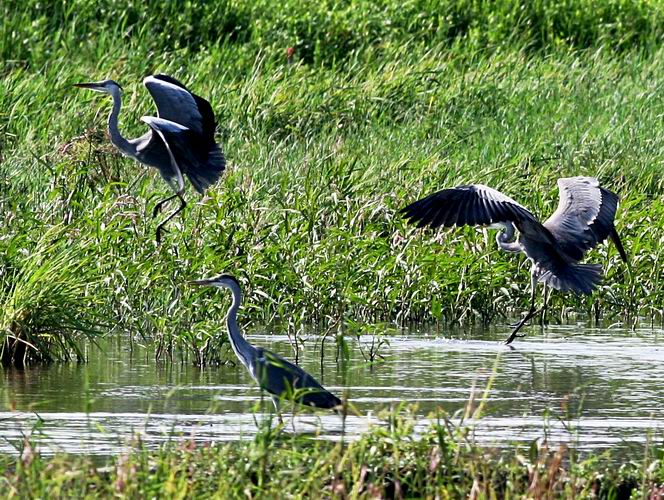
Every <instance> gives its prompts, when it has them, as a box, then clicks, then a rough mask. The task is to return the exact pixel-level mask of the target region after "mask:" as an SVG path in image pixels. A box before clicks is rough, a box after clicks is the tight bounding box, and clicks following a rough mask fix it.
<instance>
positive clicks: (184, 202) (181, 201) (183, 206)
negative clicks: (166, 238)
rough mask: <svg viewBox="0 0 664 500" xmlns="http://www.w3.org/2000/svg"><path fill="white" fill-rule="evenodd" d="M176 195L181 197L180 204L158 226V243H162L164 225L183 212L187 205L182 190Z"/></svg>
mask: <svg viewBox="0 0 664 500" xmlns="http://www.w3.org/2000/svg"><path fill="white" fill-rule="evenodd" d="M175 196H177V197H178V198H180V206H179V207H178V208H177V209H176V210H175V211H174V212H173V213H172V214H171V215H169V216H168V217H166V219H164V220H163V221H161V222H160V223H159V225H158V226H157V245H159V244H160V243H161V233H162V231H164V226H165V225H166V224H167V223H168V221H170V220H171V219H172V218H173V217H175V216H176V215H177V214H179V213H180V212H182V211H183V210H184V208H185V207H186V206H187V202H186V201H185V200H184V196H182V192H178V193H177V194H176V195H175Z"/></svg>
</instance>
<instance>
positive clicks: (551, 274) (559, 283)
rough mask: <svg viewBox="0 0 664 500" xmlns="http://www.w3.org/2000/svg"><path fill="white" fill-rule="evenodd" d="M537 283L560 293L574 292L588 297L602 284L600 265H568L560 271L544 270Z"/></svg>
mask: <svg viewBox="0 0 664 500" xmlns="http://www.w3.org/2000/svg"><path fill="white" fill-rule="evenodd" d="M538 279H539V281H541V282H542V283H546V284H547V285H549V286H550V287H552V288H555V289H556V290H560V291H561V292H569V291H571V292H574V293H577V294H582V293H584V294H586V295H590V294H591V293H592V292H593V290H594V289H595V288H596V287H597V285H599V284H600V283H601V282H602V266H601V265H600V264H569V265H566V266H564V267H562V268H560V269H556V270H555V271H553V270H546V271H544V272H542V273H541V274H540V275H539V278H538Z"/></svg>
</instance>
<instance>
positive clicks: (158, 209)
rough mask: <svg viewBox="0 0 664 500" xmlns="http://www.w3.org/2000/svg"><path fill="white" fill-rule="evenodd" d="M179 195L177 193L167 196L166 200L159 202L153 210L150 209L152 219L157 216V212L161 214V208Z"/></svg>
mask: <svg viewBox="0 0 664 500" xmlns="http://www.w3.org/2000/svg"><path fill="white" fill-rule="evenodd" d="M178 196H179V195H178V193H175V194H174V195H173V196H169V197H168V198H165V199H163V200H161V201H160V202H159V203H157V204H156V205H155V206H154V208H153V209H152V218H153V219H154V218H155V217H156V216H157V215H159V212H161V209H162V207H163V206H164V205H165V204H166V203H168V202H169V201H171V200H172V199H173V198H177V197H178Z"/></svg>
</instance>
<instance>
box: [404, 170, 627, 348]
mask: <svg viewBox="0 0 664 500" xmlns="http://www.w3.org/2000/svg"><path fill="white" fill-rule="evenodd" d="M558 190H559V192H560V202H559V205H558V208H557V209H556V211H555V212H554V213H553V215H551V217H549V218H548V219H547V220H546V221H544V222H543V223H540V222H539V221H538V220H537V219H536V218H535V216H534V215H533V214H532V213H531V212H530V211H529V210H528V209H527V208H525V207H524V206H523V205H521V204H519V203H517V202H516V201H514V200H513V199H512V198H510V197H509V196H506V195H504V194H503V193H501V192H499V191H496V190H495V189H492V188H490V187H487V186H483V185H481V184H471V185H466V186H457V187H454V188H451V189H443V190H442V191H438V192H436V193H433V194H431V195H429V196H427V197H426V198H422V199H421V200H418V201H416V202H414V203H411V204H410V205H408V206H407V207H405V208H403V209H402V210H401V213H403V214H404V216H405V217H406V218H407V219H408V220H409V221H410V222H414V223H416V224H417V227H424V226H429V227H431V228H437V227H440V226H444V227H451V226H464V225H483V226H489V227H493V228H496V229H499V228H502V231H500V232H499V233H498V234H497V235H496V241H497V242H498V246H499V247H500V248H501V249H502V250H504V251H506V252H514V253H517V252H523V253H524V254H525V255H526V257H528V259H529V260H530V261H531V264H532V266H531V271H530V274H531V296H530V309H529V311H528V313H527V314H526V315H525V316H524V317H523V319H522V320H521V321H520V322H519V323H517V324H516V326H515V327H514V329H513V330H512V333H511V334H510V336H509V337H508V338H507V339H506V341H505V343H507V344H510V343H512V342H513V341H514V339H515V338H516V337H517V336H522V335H517V334H518V332H519V330H520V329H521V327H522V326H523V325H524V324H525V323H526V322H527V321H528V320H529V319H531V318H532V317H533V316H535V315H536V314H537V313H538V311H536V309H535V290H536V286H537V282H538V281H540V282H542V283H544V306H546V287H547V285H548V286H550V287H552V288H555V289H556V290H560V291H562V292H568V291H571V292H574V293H576V294H590V293H592V291H593V290H594V288H595V287H596V286H597V284H598V283H599V282H600V281H601V279H602V266H601V265H599V264H579V261H580V260H581V259H583V256H584V255H585V253H586V252H587V251H588V250H590V249H591V248H593V247H595V246H596V245H597V244H599V243H601V242H602V241H604V240H605V239H606V238H607V237H609V238H611V240H612V241H613V243H614V244H615V245H616V248H617V249H618V253H619V254H620V257H621V258H622V260H623V261H625V262H627V254H626V252H625V249H624V248H623V245H622V243H621V241H620V237H619V236H618V233H617V231H616V228H615V226H614V219H615V215H616V210H617V207H618V197H617V196H616V195H615V194H614V193H612V192H611V191H609V190H608V189H605V188H603V187H601V186H600V185H599V182H598V181H597V179H595V178H594V177H567V178H562V179H558ZM515 227H516V229H518V230H519V235H518V238H515Z"/></svg>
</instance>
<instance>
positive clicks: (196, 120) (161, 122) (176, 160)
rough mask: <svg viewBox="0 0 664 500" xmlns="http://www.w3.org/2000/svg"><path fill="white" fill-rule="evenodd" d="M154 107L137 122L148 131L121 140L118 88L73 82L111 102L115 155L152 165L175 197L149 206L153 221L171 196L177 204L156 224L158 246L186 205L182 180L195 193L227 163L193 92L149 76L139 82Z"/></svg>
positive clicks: (207, 112) (209, 114)
mask: <svg viewBox="0 0 664 500" xmlns="http://www.w3.org/2000/svg"><path fill="white" fill-rule="evenodd" d="M143 84H144V85H145V86H146V88H147V89H148V91H149V92H150V95H152V99H153V100H154V102H155V104H156V106H157V116H143V117H141V121H143V122H145V123H147V124H148V125H149V126H150V130H149V131H148V132H146V133H145V134H144V135H142V136H140V137H137V138H136V139H126V138H124V137H123V136H122V134H120V131H119V129H118V114H119V113H120V107H121V106H122V87H121V86H120V85H119V84H118V83H116V82H114V81H113V80H103V81H100V82H93V83H76V84H74V86H76V87H80V88H86V89H90V90H94V91H96V92H103V93H105V94H109V95H110V96H111V97H112V98H113V109H112V110H111V113H110V115H109V116H108V133H109V135H110V136H111V142H112V143H113V144H114V145H115V146H116V147H117V148H118V149H119V150H120V152H121V153H122V154H123V155H125V156H129V157H131V158H133V159H134V160H136V161H138V162H139V163H143V164H144V165H148V166H150V167H154V168H156V169H157V170H159V173H160V174H161V176H162V177H163V178H164V180H165V181H166V182H167V183H168V184H169V186H171V187H172V188H173V189H174V190H175V194H174V195H173V196H170V197H168V198H166V199H164V200H161V201H160V202H159V203H157V205H156V206H155V207H154V210H153V217H156V215H157V214H158V213H159V211H160V210H161V208H162V207H163V206H164V204H165V203H167V202H169V201H171V200H172V199H174V198H178V199H179V200H180V206H179V207H178V208H177V210H175V211H174V212H172V213H171V214H170V215H169V216H168V217H166V218H165V219H164V220H163V221H162V222H161V223H160V224H159V225H158V226H157V234H156V238H157V243H160V242H161V233H162V231H163V230H164V226H165V225H166V223H167V222H168V221H170V220H171V219H172V218H173V217H175V216H176V215H177V214H178V213H180V212H181V211H182V210H184V208H185V207H186V206H187V203H186V201H185V199H184V178H183V174H184V175H185V176H186V177H187V178H188V179H189V181H190V182H191V183H192V185H193V186H194V188H195V189H196V191H198V192H199V193H200V194H204V193H205V190H206V189H207V188H208V187H209V186H211V185H212V184H214V183H216V182H217V180H219V176H220V175H221V173H222V172H223V171H224V168H225V166H226V161H225V159H224V155H223V153H222V152H221V149H220V148H219V145H218V144H217V143H216V142H215V139H214V132H215V129H216V126H217V125H216V122H215V118H214V112H213V111H212V107H211V106H210V103H209V102H208V101H206V100H205V99H203V98H202V97H200V96H197V95H196V94H193V93H191V92H190V91H189V89H187V87H185V86H184V85H182V84H181V83H180V82H179V81H177V80H176V79H175V78H172V77H170V76H167V75H152V76H148V77H146V78H145V79H144V80H143Z"/></svg>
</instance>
